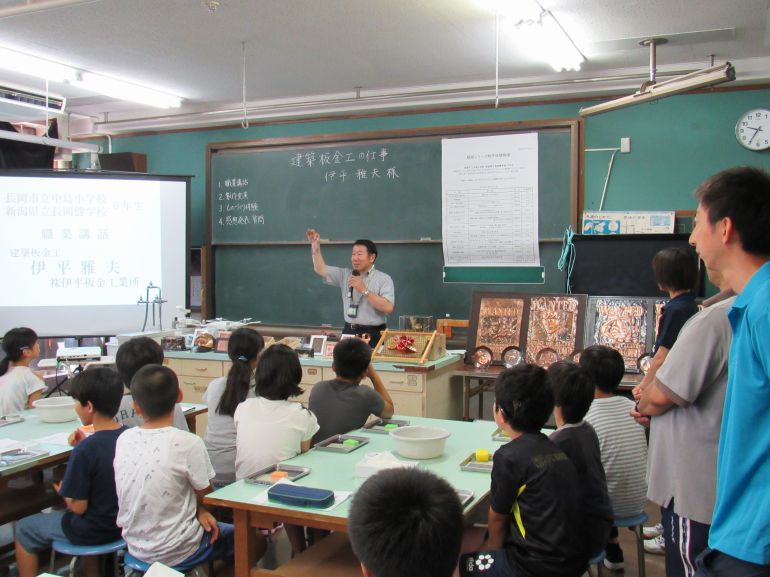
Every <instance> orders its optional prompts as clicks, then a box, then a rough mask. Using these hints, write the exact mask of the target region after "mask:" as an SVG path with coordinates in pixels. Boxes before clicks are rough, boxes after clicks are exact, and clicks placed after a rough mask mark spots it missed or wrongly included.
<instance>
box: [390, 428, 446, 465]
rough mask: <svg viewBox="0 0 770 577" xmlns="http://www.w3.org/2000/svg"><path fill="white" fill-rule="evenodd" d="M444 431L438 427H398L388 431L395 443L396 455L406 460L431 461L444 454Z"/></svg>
mask: <svg viewBox="0 0 770 577" xmlns="http://www.w3.org/2000/svg"><path fill="white" fill-rule="evenodd" d="M449 435H451V433H450V432H449V431H447V430H446V429H439V428H438V427H420V426H411V427H399V428H398V429H393V430H392V431H390V436H391V437H393V439H394V440H395V441H396V447H395V449H396V453H398V454H399V455H401V456H402V457H406V458H407V459H433V458H434V457H438V456H440V455H441V454H442V453H443V452H444V445H446V440H447V437H448V436H449Z"/></svg>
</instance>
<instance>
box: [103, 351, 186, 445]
mask: <svg viewBox="0 0 770 577" xmlns="http://www.w3.org/2000/svg"><path fill="white" fill-rule="evenodd" d="M162 364H163V348H161V346H160V344H158V342H157V341H155V340H153V339H151V338H150V337H136V338H133V339H130V340H128V341H126V342H125V343H123V344H122V345H120V347H119V348H118V352H117V353H116V354H115V366H116V367H117V369H118V374H119V375H120V378H121V379H123V384H124V385H125V387H126V394H125V395H124V396H123V400H122V401H121V403H120V409H119V410H118V413H117V415H116V416H115V420H116V421H117V422H118V423H120V424H122V425H125V426H127V427H136V426H138V425H141V424H142V423H143V422H144V419H142V415H141V414H139V413H137V412H136V411H135V410H134V406H133V400H132V398H131V380H132V379H133V378H134V375H135V374H136V373H137V371H138V370H139V369H141V368H142V367H145V366H147V365H162ZM174 426H175V427H176V428H177V429H180V430H182V431H189V430H190V429H189V427H188V426H187V421H186V420H185V418H184V412H183V411H182V407H181V406H180V405H179V404H178V403H177V405H176V407H174Z"/></svg>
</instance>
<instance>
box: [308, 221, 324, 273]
mask: <svg viewBox="0 0 770 577" xmlns="http://www.w3.org/2000/svg"><path fill="white" fill-rule="evenodd" d="M305 234H306V235H307V239H308V240H309V241H310V255H311V256H312V258H313V270H314V271H315V273H316V274H317V275H318V276H320V277H323V278H326V261H324V257H323V255H322V254H321V235H320V234H318V232H317V231H316V230H315V229H314V228H309V229H307V232H306V233H305Z"/></svg>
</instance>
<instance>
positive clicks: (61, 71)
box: [0, 48, 77, 82]
mask: <svg viewBox="0 0 770 577" xmlns="http://www.w3.org/2000/svg"><path fill="white" fill-rule="evenodd" d="M0 68H4V69H5V70H11V71H13V72H18V73H20V74H27V75H29V76H35V77H37V78H42V79H44V80H50V81H51V82H71V81H74V80H75V78H76V77H77V70H75V69H74V68H72V67H70V66H65V65H64V64H59V63H57V62H51V61H50V60H45V59H44V58H38V57H36V56H30V55H29V54H22V53H21V52H16V51H15V50H8V49H7V48H0Z"/></svg>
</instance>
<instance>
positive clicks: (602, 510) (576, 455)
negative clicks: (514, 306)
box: [548, 361, 614, 558]
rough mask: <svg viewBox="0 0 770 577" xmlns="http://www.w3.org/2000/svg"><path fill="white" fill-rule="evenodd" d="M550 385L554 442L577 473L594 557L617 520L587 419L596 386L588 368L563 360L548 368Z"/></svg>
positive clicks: (588, 545)
mask: <svg viewBox="0 0 770 577" xmlns="http://www.w3.org/2000/svg"><path fill="white" fill-rule="evenodd" d="M548 382H549V383H550V384H551V388H552V389H553V397H554V408H553V416H554V420H555V421H556V426H557V429H556V431H555V432H554V433H552V434H551V437H550V439H551V441H553V442H554V443H556V445H558V447H559V448H560V449H561V450H562V451H564V453H565V454H566V455H567V456H568V457H569V460H570V461H572V464H573V465H575V469H576V470H577V474H578V483H579V484H580V506H581V509H580V510H581V513H582V515H583V521H584V527H585V531H584V536H585V544H586V553H587V554H588V557H589V558H593V557H596V556H597V555H598V554H599V553H601V552H602V551H603V550H604V547H605V545H606V544H607V540H608V539H609V536H610V530H611V529H612V523H613V521H614V518H613V515H612V503H611V502H610V496H609V493H607V477H606V475H605V474H604V466H603V465H602V456H601V451H600V450H599V438H598V437H597V436H596V431H594V428H593V427H592V426H591V425H590V424H589V423H588V422H586V421H584V420H583V417H585V415H586V413H587V412H588V407H590V406H591V402H592V401H593V400H594V383H593V381H592V380H591V375H590V374H589V373H588V371H587V370H586V369H584V368H582V367H580V366H578V365H576V364H575V363H572V362H570V361H559V362H557V363H554V364H552V365H551V366H550V367H548Z"/></svg>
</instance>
